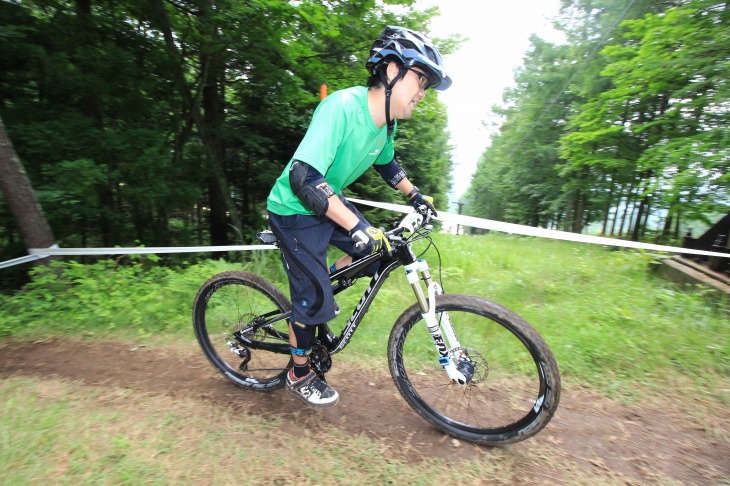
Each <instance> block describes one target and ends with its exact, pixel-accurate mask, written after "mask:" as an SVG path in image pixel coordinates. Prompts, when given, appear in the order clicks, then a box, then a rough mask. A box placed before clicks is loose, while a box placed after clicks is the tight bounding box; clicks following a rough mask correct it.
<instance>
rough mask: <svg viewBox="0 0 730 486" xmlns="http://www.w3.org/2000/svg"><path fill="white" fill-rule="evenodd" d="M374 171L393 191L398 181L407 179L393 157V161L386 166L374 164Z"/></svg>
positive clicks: (404, 172)
mask: <svg viewBox="0 0 730 486" xmlns="http://www.w3.org/2000/svg"><path fill="white" fill-rule="evenodd" d="M375 170H376V171H378V174H380V177H382V178H383V179H384V180H385V182H387V183H388V185H389V186H390V187H392V188H393V189H395V186H397V185H398V183H399V182H400V181H402V180H403V179H405V178H406V177H408V174H406V171H405V170H404V169H403V167H401V166H400V164H399V163H398V161H397V160H395V157H393V160H391V161H390V162H388V163H387V164H381V165H377V164H376V165H375Z"/></svg>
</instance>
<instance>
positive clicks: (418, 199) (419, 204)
mask: <svg viewBox="0 0 730 486" xmlns="http://www.w3.org/2000/svg"><path fill="white" fill-rule="evenodd" d="M414 193H415V194H414ZM408 197H410V198H411V204H412V205H413V207H414V208H416V211H418V212H419V213H421V214H426V213H428V212H429V211H430V212H431V213H432V214H433V217H434V218H435V217H436V216H438V213H437V212H436V208H435V207H433V198H432V197H431V196H424V195H423V194H421V191H419V190H418V188H417V187H416V186H413V190H412V191H411V193H410V194H409V195H408Z"/></svg>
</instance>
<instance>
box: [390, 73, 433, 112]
mask: <svg viewBox="0 0 730 486" xmlns="http://www.w3.org/2000/svg"><path fill="white" fill-rule="evenodd" d="M391 72H394V73H395V74H393V77H394V76H397V74H398V66H396V65H395V63H391V64H389V65H388V73H389V74H390V73H391ZM391 79H392V78H391ZM427 89H428V76H427V75H426V73H425V71H423V70H422V69H421V68H419V67H412V68H409V69H408V71H407V72H406V74H405V75H403V77H402V78H401V79H400V80H398V82H397V83H396V84H395V86H394V87H393V92H392V93H391V96H390V116H391V118H393V119H399V120H407V119H409V118H411V117H412V116H413V112H414V111H415V109H416V105H417V104H418V103H419V102H420V101H421V100H422V99H423V98H424V97H425V96H426V90H427Z"/></svg>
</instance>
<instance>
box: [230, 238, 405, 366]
mask: <svg viewBox="0 0 730 486" xmlns="http://www.w3.org/2000/svg"><path fill="white" fill-rule="evenodd" d="M377 261H381V264H380V266H379V267H378V270H377V271H376V272H375V275H373V277H372V279H371V280H370V284H369V285H368V287H367V288H366V289H365V292H363V294H362V297H360V302H358V304H357V306H356V307H355V310H353V311H352V315H351V316H350V318H349V319H348V320H347V324H345V327H344V328H343V329H342V332H341V333H340V335H339V336H338V337H336V338H335V339H332V337H334V336H333V335H332V336H330V339H329V341H330V342H331V343H334V347H333V348H332V349H330V350H329V351H330V353H331V354H335V353H338V352H340V351H342V350H343V349H344V348H345V347H346V346H347V344H348V343H349V342H350V340H351V339H352V337H353V335H354V334H355V331H357V328H358V326H359V325H360V323H361V322H362V319H363V317H364V316H365V314H366V313H367V311H368V309H369V308H370V304H372V302H373V300H375V296H376V295H377V294H378V291H379V290H380V288H381V287H382V286H383V283H385V281H386V280H387V278H388V276H389V275H390V273H391V272H392V271H393V270H395V269H396V268H398V267H400V266H404V265H408V264H410V263H413V262H414V261H416V256H415V255H414V254H413V250H411V245H410V243H406V244H403V245H401V246H397V247H395V248H393V252H392V255H391V256H390V257H387V256H386V253H385V252H384V251H383V252H379V253H374V254H372V255H368V256H366V257H364V258H361V259H359V260H357V261H355V262H353V263H351V264H350V265H348V266H346V267H344V268H341V269H340V270H338V271H336V272H335V273H333V274H331V275H330V282H331V283H332V292H333V294H334V295H337V294H339V293H340V292H342V291H343V290H345V289H347V288H349V287H351V286H352V285H353V279H356V278H357V277H358V276H359V275H360V274H361V273H362V272H363V271H364V270H365V269H366V268H368V267H369V266H370V265H372V264H373V263H375V262H377ZM290 317H291V311H286V312H281V313H280V312H274V313H271V312H270V313H267V314H263V315H261V316H257V317H256V318H254V319H253V331H257V330H258V329H261V328H263V329H264V330H265V331H266V332H267V333H268V334H270V335H272V336H274V337H276V338H279V339H282V340H284V341H285V342H286V341H288V335H286V334H283V333H281V332H278V331H276V330H275V329H274V328H272V327H270V325H271V324H274V323H276V322H279V321H281V320H284V319H289V318H290ZM257 321H258V322H257ZM318 327H319V328H320V336H321V333H322V332H324V333H329V334H331V331H329V328H328V327H327V325H326V324H320V325H319V326H318ZM233 336H234V337H235V338H236V340H237V341H238V342H239V343H241V344H242V345H244V346H247V347H249V348H251V349H261V350H265V351H271V352H275V353H279V354H290V353H291V348H290V346H289V344H288V343H268V342H265V341H258V340H256V341H252V340H250V339H248V338H246V336H244V335H242V334H241V332H236V333H234V334H233Z"/></svg>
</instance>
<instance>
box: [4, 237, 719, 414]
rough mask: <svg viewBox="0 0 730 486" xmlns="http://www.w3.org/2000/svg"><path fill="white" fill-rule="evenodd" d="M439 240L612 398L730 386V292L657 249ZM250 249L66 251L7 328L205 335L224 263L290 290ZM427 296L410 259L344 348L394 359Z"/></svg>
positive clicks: (475, 290) (444, 273)
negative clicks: (242, 255) (691, 281)
mask: <svg viewBox="0 0 730 486" xmlns="http://www.w3.org/2000/svg"><path fill="white" fill-rule="evenodd" d="M434 240H435V241H436V243H437V246H438V248H439V250H440V255H441V262H440V263H441V265H440V266H439V259H438V257H437V253H436V252H435V251H433V250H431V251H429V252H428V254H427V258H428V259H429V263H430V265H431V269H432V274H433V275H434V277H435V278H437V279H440V281H441V282H442V284H443V286H444V287H445V289H446V291H447V292H449V293H464V294H473V295H479V296H482V297H485V298H487V299H490V300H493V301H495V302H498V303H500V304H502V305H504V306H505V307H507V308H510V309H512V310H514V311H515V312H517V313H518V314H520V315H521V316H522V317H524V318H525V319H526V320H527V321H528V322H530V323H531V324H532V325H533V326H535V327H536V328H537V329H538V331H539V332H540V333H541V334H542V336H543V337H544V338H545V340H546V341H547V342H548V344H549V345H550V347H551V349H552V350H553V352H554V354H555V356H556V358H557V360H558V363H559V364H560V367H561V373H562V374H563V376H565V377H569V378H571V379H572V380H575V381H577V382H580V383H584V384H587V385H588V386H591V387H592V388H596V389H598V390H600V391H601V392H603V393H604V394H606V395H609V396H615V395H618V396H624V397H630V396H631V395H633V394H635V393H637V392H636V390H638V389H654V390H658V389H661V388H664V387H667V386H670V387H671V386H676V387H678V388H686V387H687V386H690V387H692V388H696V389H698V390H703V391H707V390H712V389H713V388H717V389H723V388H724V389H727V388H728V387H727V386H720V385H719V384H720V383H727V380H728V377H730V330H729V329H730V328H729V327H728V325H729V324H730V318H729V314H728V309H729V306H728V305H727V298H725V303H724V304H723V302H722V299H721V298H718V297H717V296H714V297H712V298H711V297H710V294H711V293H712V292H711V291H709V290H697V291H695V292H686V291H684V290H682V289H680V288H679V287H675V286H674V285H673V284H671V283H668V282H666V281H664V280H661V279H659V278H657V277H656V276H655V275H654V273H653V272H651V271H650V268H651V267H652V265H654V259H653V258H652V257H651V255H646V254H640V253H634V252H627V251H611V250H608V249H606V248H604V247H600V246H596V245H578V244H573V243H569V242H560V241H550V240H541V239H534V238H523V237H512V236H506V235H500V234H490V235H486V236H462V237H454V236H450V235H442V234H438V235H434ZM425 245H426V243H425V242H423V244H421V249H423V248H425ZM248 256H249V257H250V260H249V261H247V262H245V263H226V262H223V261H206V262H204V263H202V264H198V265H193V266H190V267H187V268H184V269H169V268H164V267H161V266H160V265H157V264H156V263H155V261H154V260H152V261H151V260H149V259H147V258H144V259H140V260H136V261H135V262H134V264H132V265H127V266H116V265H115V264H114V263H113V262H112V261H103V262H100V263H97V264H95V265H92V266H83V265H80V264H77V263H75V262H65V263H64V264H63V265H62V267H61V269H62V273H61V274H60V276H59V274H58V271H56V270H53V269H51V270H42V271H41V272H40V273H39V274H38V275H36V277H35V279H34V282H33V283H32V284H30V285H29V286H28V287H26V288H25V289H24V290H23V291H21V292H19V293H18V294H16V295H14V296H11V297H6V296H0V335H2V334H3V333H4V334H6V335H12V336H14V337H16V338H19V339H38V338H39V336H42V337H43V338H45V337H48V336H53V335H74V336H86V337H88V338H90V339H110V338H114V339H123V340H135V341H144V342H150V343H154V342H155V341H156V340H162V341H164V340H167V339H169V338H170V337H175V338H176V339H185V340H188V339H194V338H193V335H192V329H191V324H190V321H191V317H190V314H191V312H190V311H191V304H192V301H193V298H194V297H195V294H196V292H197V288H198V287H199V286H200V285H201V284H202V282H204V281H205V280H206V279H207V278H208V277H210V276H211V275H213V274H215V273H218V272H221V271H224V270H230V269H244V270H247V271H251V272H254V273H258V274H260V275H263V276H265V277H266V278H268V279H270V280H271V281H272V282H274V283H276V284H277V285H278V286H279V288H281V289H282V290H284V292H285V293H288V292H287V283H286V275H285V274H284V272H283V269H282V265H281V262H280V260H279V258H278V254H277V253H276V252H274V251H268V252H254V253H252V254H248ZM366 286H367V282H366V281H365V279H362V280H361V281H360V282H358V283H357V284H356V285H355V287H354V288H353V289H350V290H348V291H346V292H344V293H342V294H340V295H338V296H337V300H338V303H339V305H340V307H341V308H342V309H343V312H342V314H341V315H340V316H339V317H338V318H337V319H336V320H335V321H333V322H332V323H331V326H332V327H333V328H334V329H341V328H342V326H344V323H345V322H346V321H347V319H348V318H349V315H350V309H353V308H354V307H355V305H356V304H357V302H358V300H359V298H360V295H361V294H362V292H363V291H364V289H365V288H366ZM414 301H415V300H414V298H413V295H412V291H411V289H410V287H409V285H408V284H407V282H405V279H404V278H403V274H402V270H400V269H399V270H396V271H395V272H394V273H393V275H392V276H391V278H390V279H389V280H388V281H387V282H386V284H385V285H384V286H383V288H382V290H381V292H380V294H379V295H378V297H377V299H376V300H375V302H374V304H373V306H372V307H371V308H370V311H369V313H368V314H367V316H366V317H365V319H364V321H363V323H362V325H361V326H360V328H359V329H358V331H357V333H356V335H355V338H354V339H353V341H352V342H351V343H350V345H349V346H348V348H347V350H346V351H345V352H343V353H341V355H340V356H342V357H345V359H354V360H358V361H363V362H365V363H366V364H367V363H370V362H372V363H373V365H374V366H378V367H382V366H384V362H385V350H386V347H387V341H388V334H389V332H390V328H391V327H392V325H393V323H394V322H395V320H396V318H397V316H398V315H399V314H400V313H401V312H402V311H403V310H405V309H406V308H407V307H409V306H410V305H412V304H413V302H414ZM338 358H339V357H338ZM721 398H722V399H723V400H725V401H728V398H727V396H726V394H725V395H723V396H722V397H721Z"/></svg>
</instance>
